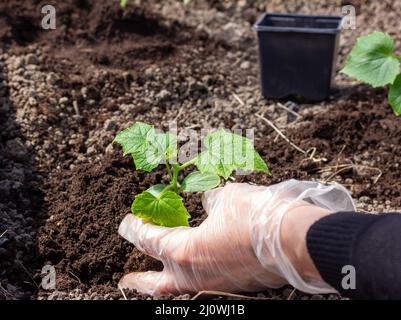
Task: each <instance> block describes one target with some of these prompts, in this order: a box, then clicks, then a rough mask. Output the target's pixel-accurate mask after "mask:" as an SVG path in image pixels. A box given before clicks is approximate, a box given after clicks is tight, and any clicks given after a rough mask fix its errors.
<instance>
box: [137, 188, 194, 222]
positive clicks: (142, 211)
mask: <svg viewBox="0 0 401 320" xmlns="http://www.w3.org/2000/svg"><path fill="white" fill-rule="evenodd" d="M154 191H155V190H153V191H151V190H148V191H145V192H142V193H141V194H139V195H137V196H136V197H135V200H134V202H133V203H132V206H131V212H132V213H133V214H134V215H135V216H137V217H139V218H143V219H145V220H147V221H150V222H152V223H154V224H157V225H160V226H165V227H178V226H188V225H189V224H188V219H189V218H190V215H189V214H188V211H187V209H186V208H185V206H184V204H183V202H182V198H181V197H180V196H179V195H178V194H176V193H175V192H172V191H162V192H161V193H160V194H159V195H158V196H155V195H154Z"/></svg>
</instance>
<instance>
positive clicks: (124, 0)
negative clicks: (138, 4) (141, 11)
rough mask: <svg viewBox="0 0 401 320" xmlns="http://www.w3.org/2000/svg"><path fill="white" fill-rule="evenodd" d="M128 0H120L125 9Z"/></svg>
mask: <svg viewBox="0 0 401 320" xmlns="http://www.w3.org/2000/svg"><path fill="white" fill-rule="evenodd" d="M127 2H128V0H120V7H121V8H123V9H125V7H126V6H127Z"/></svg>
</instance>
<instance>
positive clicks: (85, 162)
mask: <svg viewBox="0 0 401 320" xmlns="http://www.w3.org/2000/svg"><path fill="white" fill-rule="evenodd" d="M282 2H283V1H275V0H274V1H269V2H268V4H266V2H265V1H232V2H221V1H194V2H193V3H191V4H190V5H188V6H184V5H183V4H182V3H181V2H179V1H163V2H158V1H154V2H152V3H149V2H145V1H134V0H133V1H131V2H130V3H129V5H128V6H127V8H126V10H124V11H123V10H121V9H120V8H119V5H118V1H107V0H96V1H89V0H65V1H63V2H55V1H36V0H20V1H18V0H13V1H7V2H4V3H1V4H0V127H1V128H2V129H1V131H0V299H21V298H24V299H123V296H122V294H121V292H120V291H119V290H118V289H117V288H116V287H117V282H118V280H119V279H120V278H121V276H122V275H123V274H124V273H127V272H132V271H146V270H160V269H161V268H162V265H161V263H160V262H158V261H156V260H154V259H152V258H150V257H147V256H145V255H144V254H142V253H141V252H140V251H139V250H137V249H136V248H135V247H134V246H133V245H131V244H129V243H128V242H127V241H125V240H124V239H122V238H121V237H120V236H119V235H118V234H117V228H118V225H119V223H120V222H121V220H122V218H123V217H124V216H125V215H126V214H128V213H130V205H131V202H132V200H133V198H134V196H135V195H136V194H137V193H139V192H142V191H143V190H145V189H147V188H148V187H149V186H150V185H152V184H155V183H160V182H162V181H164V180H165V179H166V178H167V177H166V175H165V172H164V171H163V170H162V169H163V168H162V167H160V168H158V169H157V170H155V171H154V172H153V173H150V174H145V173H143V172H138V171H135V170H134V165H133V163H132V160H131V159H130V158H128V157H126V158H124V157H122V154H121V150H120V149H119V148H118V147H116V146H114V145H112V144H111V141H112V140H113V137H114V136H115V134H116V133H117V132H118V131H120V130H121V129H122V128H125V127H127V126H128V125H129V124H131V123H132V122H134V121H145V122H148V123H152V124H155V126H156V127H158V128H161V129H167V128H168V124H169V122H171V121H177V123H178V129H179V131H180V132H183V130H184V129H185V128H187V129H188V128H191V129H194V130H197V131H200V129H202V128H218V127H224V128H227V129H248V128H254V129H255V146H256V149H257V150H258V151H259V153H260V154H261V155H262V157H263V158H264V160H265V161H266V162H267V163H268V164H269V167H270V169H271V172H272V175H271V176H266V175H264V174H251V175H247V176H240V175H238V176H234V179H235V181H241V182H252V183H257V184H264V185H270V184H272V183H276V182H280V181H283V180H285V179H288V178H297V179H312V180H319V181H322V182H327V183H330V182H339V183H342V184H343V185H345V186H346V187H347V188H348V189H349V190H350V191H351V193H352V195H353V197H354V198H355V200H356V204H357V206H358V208H359V209H360V210H362V211H367V212H371V213H383V212H389V211H397V210H400V209H401V182H400V179H399V177H400V175H401V168H400V166H401V121H400V119H399V118H397V117H395V116H394V114H393V113H392V111H391V109H390V107H389V106H388V103H387V99H386V95H387V91H386V89H372V88H370V87H368V86H365V85H361V84H359V83H357V82H355V81H353V80H351V79H348V78H346V77H343V76H337V77H336V86H335V87H334V88H333V92H332V95H331V96H330V98H329V99H328V100H327V101H324V102H320V103H305V102H301V101H287V100H283V101H279V102H278V101H271V100H266V99H264V98H262V97H261V96H260V91H259V83H258V66H257V55H256V52H257V51H256V50H257V43H256V37H255V34H254V33H253V31H252V29H251V24H252V23H253V22H254V21H255V20H256V19H257V18H258V16H259V15H260V14H261V13H262V12H264V11H265V10H268V11H275V12H318V13H332V14H341V5H342V2H341V1H331V2H328V3H329V4H324V5H323V4H321V3H320V1H286V2H285V4H282ZM351 2H352V4H353V5H355V6H356V9H357V14H358V19H357V29H356V30H344V31H343V33H342V38H341V43H340V44H341V46H340V50H339V59H338V66H340V65H341V64H342V63H343V61H344V59H345V57H346V55H347V54H348V52H349V50H350V49H351V47H352V45H353V43H354V41H355V39H356V37H357V36H358V35H360V34H366V33H368V32H371V31H373V30H381V31H386V32H389V33H390V34H392V35H393V36H394V37H395V38H396V42H397V44H398V47H399V45H400V44H401V38H400V37H401V35H400V34H401V33H400V32H398V31H400V25H399V16H400V14H401V4H400V3H399V2H397V1H386V2H385V3H379V2H377V1H362V0H361V1H351ZM44 4H53V5H54V6H55V7H56V11H57V28H56V30H51V31H47V30H43V29H42V28H41V27H40V22H41V19H42V17H43V14H42V13H41V8H42V6H43V5H44ZM282 105H286V106H287V108H291V109H293V110H294V111H296V112H297V113H298V114H299V116H294V115H293V114H292V113H288V112H287V111H286V110H285V109H284V108H282ZM256 113H258V114H263V115H264V116H265V117H266V118H268V119H270V120H272V121H273V122H274V123H275V124H276V125H277V126H278V127H279V128H280V130H282V131H283V132H284V133H285V135H286V136H287V137H288V138H289V139H290V140H291V141H292V142H293V143H295V144H296V145H298V146H299V147H300V148H302V149H304V150H306V151H307V154H303V153H301V152H299V151H297V150H295V149H294V148H292V147H291V146H290V145H289V144H288V143H287V142H286V141H285V140H283V139H281V138H280V137H279V136H278V135H277V134H276V132H275V131H273V130H272V128H271V127H270V126H268V125H267V124H266V123H265V122H264V121H263V120H261V119H260V118H258V117H256V116H255V114H256ZM180 142H181V143H182V142H184V138H182V139H181V140H180ZM200 199H201V195H200V194H193V195H185V204H186V206H187V208H188V211H189V212H190V213H191V216H192V218H191V225H192V226H196V225H198V224H200V223H201V222H202V220H203V219H204V211H203V209H202V205H201V201H200ZM45 265H52V266H54V267H55V268H56V274H57V276H56V280H57V281H56V283H57V286H56V290H44V289H43V288H42V287H41V286H40V284H41V278H42V275H41V269H42V267H43V266H45ZM126 294H127V296H128V298H132V299H142V298H149V297H145V296H142V295H139V294H137V293H135V292H131V293H126ZM252 296H257V297H258V298H273V299H340V298H341V297H339V296H337V295H327V296H325V295H314V296H310V295H305V294H303V293H300V292H298V291H294V290H293V289H292V288H290V287H287V288H284V289H280V290H267V291H266V292H261V293H258V294H254V295H252ZM189 297H190V296H188V295H184V296H180V297H178V298H179V299H187V298H189ZM169 298H177V297H169ZM217 298H219V297H217Z"/></svg>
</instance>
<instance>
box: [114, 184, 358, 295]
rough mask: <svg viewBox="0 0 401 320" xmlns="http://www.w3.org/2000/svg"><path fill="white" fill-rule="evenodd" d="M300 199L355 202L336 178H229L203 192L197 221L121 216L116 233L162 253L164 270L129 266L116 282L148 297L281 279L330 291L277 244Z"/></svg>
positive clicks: (335, 205)
mask: <svg viewBox="0 0 401 320" xmlns="http://www.w3.org/2000/svg"><path fill="white" fill-rule="evenodd" d="M305 201H307V202H310V203H312V204H315V205H317V206H320V207H322V208H325V209H328V210H330V211H333V212H335V211H348V210H354V209H355V208H354V205H353V201H352V198H351V197H350V195H349V193H348V192H347V191H346V189H345V188H343V187H342V186H340V185H330V186H324V185H322V184H319V183H317V182H304V181H296V180H288V181H285V182H282V183H280V184H277V185H273V186H270V187H263V186H252V185H249V184H237V183H233V184H228V185H226V186H225V187H224V188H218V189H215V190H211V191H208V192H206V193H205V194H204V197H203V206H204V209H205V210H206V212H207V214H208V217H207V219H206V220H205V221H204V222H203V223H202V224H201V225H200V226H199V227H196V228H189V227H178V228H165V227H160V226H155V225H152V224H149V223H146V222H144V221H143V220H142V219H139V218H137V217H135V216H133V215H127V216H126V217H125V218H124V220H123V221H122V223H121V225H120V228H119V234H120V235H121V236H123V237H124V238H125V239H127V240H128V241H130V242H132V243H133V244H135V246H136V247H137V248H138V249H139V250H141V251H143V252H145V253H147V254H149V255H151V256H153V257H154V258H156V259H158V260H161V261H162V262H163V265H164V269H163V271H162V272H154V271H148V272H134V273H130V274H128V275H126V276H124V277H123V278H122V279H121V281H120V283H119V286H120V287H122V288H128V289H135V290H137V291H139V292H142V293H146V294H150V295H154V296H160V295H164V294H169V293H171V294H181V293H192V292H198V291H201V290H219V291H226V292H255V291H260V290H263V289H265V288H278V287H281V286H283V285H286V284H288V283H289V284H291V285H293V286H294V287H295V288H297V289H299V290H301V291H304V292H308V293H328V292H335V290H334V289H333V288H331V287H330V286H329V285H327V284H326V283H324V282H323V281H320V282H316V281H315V283H312V282H308V281H307V280H305V279H302V278H301V277H300V276H299V275H298V273H297V271H296V270H295V268H294V267H293V266H292V265H291V263H290V261H289V260H288V258H287V257H286V256H285V254H284V252H283V250H282V248H281V244H280V224H281V220H282V218H283V216H284V215H285V214H286V213H287V212H288V211H289V209H290V208H293V207H294V206H296V205H297V204H299V203H305Z"/></svg>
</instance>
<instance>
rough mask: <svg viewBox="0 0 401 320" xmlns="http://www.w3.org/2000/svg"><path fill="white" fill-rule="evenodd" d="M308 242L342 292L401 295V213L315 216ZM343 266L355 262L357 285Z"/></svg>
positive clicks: (367, 296)
mask: <svg viewBox="0 0 401 320" xmlns="http://www.w3.org/2000/svg"><path fill="white" fill-rule="evenodd" d="M306 242H307V247H308V251H309V254H310V255H311V257H312V260H313V262H314V263H315V266H316V268H317V269H318V270H319V272H320V275H321V276H322V278H323V279H324V280H325V281H326V282H327V283H329V284H330V285H331V286H333V287H334V288H335V289H337V290H338V292H340V293H341V294H342V295H343V296H345V297H349V298H354V299H401V214H399V213H389V214H385V215H373V214H363V213H355V212H338V213H335V214H332V215H328V216H326V217H324V218H322V219H320V220H318V221H317V222H315V223H314V224H313V225H312V226H311V227H310V229H309V231H308V233H307V239H306ZM344 266H352V267H354V268H355V273H354V275H355V286H354V289H352V287H353V285H352V279H350V278H349V277H350V276H351V277H352V273H353V271H352V269H351V268H349V267H348V269H347V268H345V269H344V270H343V267H344ZM344 277H345V278H344ZM344 285H345V289H344ZM350 287H351V288H350Z"/></svg>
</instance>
